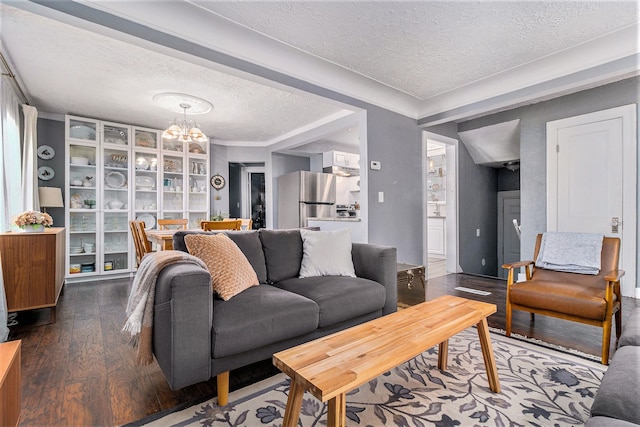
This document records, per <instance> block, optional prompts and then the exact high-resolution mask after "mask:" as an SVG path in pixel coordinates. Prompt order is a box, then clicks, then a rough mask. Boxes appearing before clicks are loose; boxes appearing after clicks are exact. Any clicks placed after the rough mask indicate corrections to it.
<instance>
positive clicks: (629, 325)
mask: <svg viewBox="0 0 640 427" xmlns="http://www.w3.org/2000/svg"><path fill="white" fill-rule="evenodd" d="M625 345H635V346H640V307H637V308H635V309H634V310H633V311H632V312H631V314H630V315H629V318H628V319H627V320H626V321H625V322H624V325H622V335H620V339H619V340H618V347H624V346H625ZM638 375H640V372H639V373H638Z"/></svg>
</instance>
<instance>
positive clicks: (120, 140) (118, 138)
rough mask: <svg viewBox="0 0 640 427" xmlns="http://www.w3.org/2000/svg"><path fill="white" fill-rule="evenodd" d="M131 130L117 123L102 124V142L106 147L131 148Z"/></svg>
mask: <svg viewBox="0 0 640 427" xmlns="http://www.w3.org/2000/svg"><path fill="white" fill-rule="evenodd" d="M130 133H131V129H130V127H129V126H126V125H120V124H117V123H108V122H103V123H102V142H103V143H104V144H105V145H111V144H114V145H124V146H127V147H129V145H130V142H129V139H130V138H129V136H130Z"/></svg>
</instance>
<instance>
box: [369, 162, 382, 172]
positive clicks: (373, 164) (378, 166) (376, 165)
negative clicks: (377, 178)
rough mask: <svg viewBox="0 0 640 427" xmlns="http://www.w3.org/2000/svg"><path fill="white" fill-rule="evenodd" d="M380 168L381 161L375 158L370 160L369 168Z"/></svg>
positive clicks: (377, 169)
mask: <svg viewBox="0 0 640 427" xmlns="http://www.w3.org/2000/svg"><path fill="white" fill-rule="evenodd" d="M381 168H382V163H381V162H379V161H377V160H371V169H372V170H374V171H379V170H380V169H381Z"/></svg>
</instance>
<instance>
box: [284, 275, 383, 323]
mask: <svg viewBox="0 0 640 427" xmlns="http://www.w3.org/2000/svg"><path fill="white" fill-rule="evenodd" d="M276 286H278V287H279V288H282V289H285V290H287V291H290V292H295V293H296V294H299V295H302V296H304V297H306V298H309V299H310V300H313V301H315V302H316V303H317V304H318V306H320V320H319V322H318V325H319V327H321V328H324V327H327V326H331V325H334V324H336V323H340V322H342V321H344V320H348V319H352V318H354V317H358V316H361V315H364V314H368V313H372V312H374V311H377V310H381V309H382V307H384V303H385V298H386V291H385V288H384V286H382V285H381V284H379V283H377V282H374V281H372V280H368V279H362V278H359V277H343V276H321V277H305V278H297V277H296V278H293V279H287V280H283V281H281V282H278V283H277V284H276Z"/></svg>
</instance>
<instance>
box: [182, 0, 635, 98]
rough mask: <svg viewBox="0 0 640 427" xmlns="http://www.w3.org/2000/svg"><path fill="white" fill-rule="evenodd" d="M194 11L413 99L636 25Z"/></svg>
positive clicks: (505, 14)
mask: <svg viewBox="0 0 640 427" xmlns="http://www.w3.org/2000/svg"><path fill="white" fill-rule="evenodd" d="M193 3H195V4H198V5H200V6H201V7H204V8H206V9H208V10H210V11H213V12H216V13H218V14H220V15H222V16H224V17H226V18H228V19H231V20H233V21H235V22H238V23H240V24H242V25H245V26H247V27H249V28H252V29H254V30H256V31H258V32H261V33H263V34H266V35H268V36H270V37H273V38H275V39H278V40H281V41H283V42H285V43H287V44H289V45H291V46H294V47H296V48H298V49H301V50H303V51H307V52H310V53H312V54H314V55H316V56H319V57H321V58H325V59H327V60H329V61H331V62H334V63H336V64H340V65H342V66H344V67H346V68H349V69H351V70H353V71H355V72H358V73H360V74H363V75H365V76H369V77H371V78H373V79H375V80H378V81H380V82H383V83H385V84H387V85H389V86H392V87H394V88H396V89H399V90H401V91H404V92H406V93H409V94H411V95H414V96H416V97H418V98H420V99H425V98H429V97H431V96H433V95H436V94H439V93H443V92H447V91H449V90H452V89H456V88H458V87H461V86H464V85H465V84H467V83H470V82H474V81H477V80H480V79H483V78H485V77H487V76H491V75H493V74H496V73H499V72H501V71H504V70H508V69H511V68H515V67H517V66H520V65H522V64H526V63H528V62H531V61H533V60H536V59H538V58H541V57H544V56H546V55H549V54H550V53H554V52H559V51H562V50H564V49H567V48H569V47H572V46H575V45H577V44H579V43H582V42H584V41H587V40H591V39H594V38H596V37H599V36H602V35H603V34H607V33H609V32H611V31H613V30H615V29H618V28H620V27H624V26H626V25H630V24H633V23H634V22H637V20H638V4H637V2H634V1H625V2H613V1H602V2H596V1H566V0H563V1H482V2H471V1H418V2H415V1H414V2H411V1H401V2H398V1H384V2H371V1H370V2H354V1H347V2H345V1H330V2H329V1H325V2H299V1H298V2H255V1H242V2H220V1H199V0H195V1H193Z"/></svg>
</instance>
